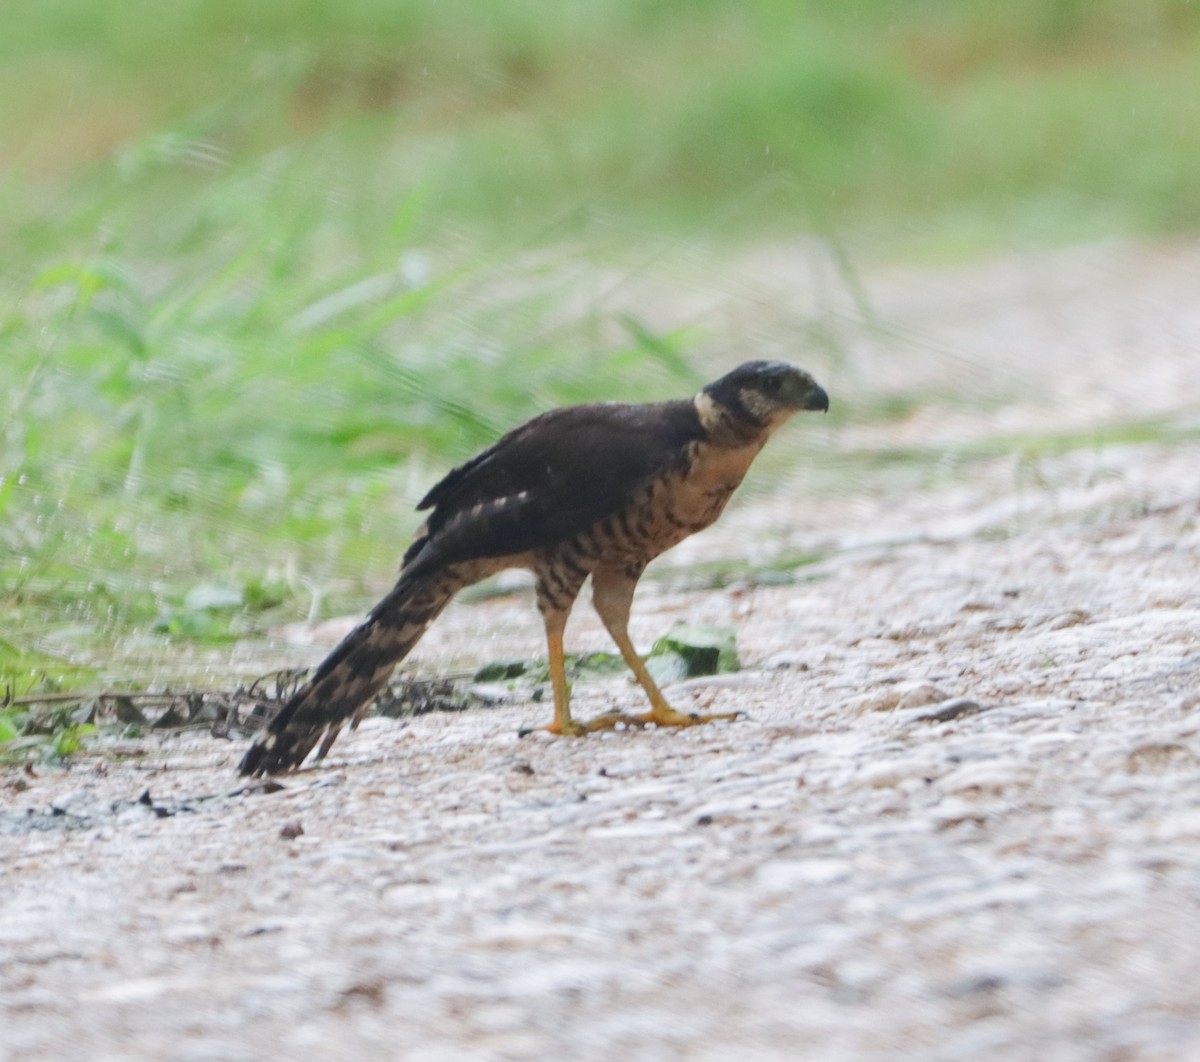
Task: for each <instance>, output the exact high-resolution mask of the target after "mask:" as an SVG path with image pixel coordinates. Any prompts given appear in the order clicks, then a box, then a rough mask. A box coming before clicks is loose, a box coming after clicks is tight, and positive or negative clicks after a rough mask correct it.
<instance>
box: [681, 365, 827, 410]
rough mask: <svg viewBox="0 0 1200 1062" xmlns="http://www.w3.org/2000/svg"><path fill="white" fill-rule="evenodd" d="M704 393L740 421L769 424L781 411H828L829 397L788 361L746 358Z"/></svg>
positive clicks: (709, 386) (802, 371)
mask: <svg viewBox="0 0 1200 1062" xmlns="http://www.w3.org/2000/svg"><path fill="white" fill-rule="evenodd" d="M703 393H704V394H705V395H707V396H708V397H709V398H711V399H712V400H713V401H714V402H717V403H718V404H719V405H720V406H722V407H723V408H724V409H726V410H727V411H728V412H729V414H730V415H731V416H733V417H734V418H736V419H738V420H743V421H748V422H751V423H754V424H767V423H769V422H771V421H773V420H774V419H775V418H776V417H778V416H780V415H781V414H788V413H795V412H798V411H800V410H822V411H824V410H828V409H829V396H828V395H827V394H826V393H825V389H824V388H823V387H821V385H820V384H818V383H817V381H816V380H814V379H813V378H812V377H811V376H809V374H808V373H806V372H805V371H804V370H803V369H798V368H796V366H794V365H789V364H788V363H787V362H786V361H747V362H744V363H743V364H741V365H739V366H738V367H737V368H736V369H734V370H733V371H732V372H728V373H726V374H725V375H724V376H722V377H721V378H720V379H719V380H714V381H713V382H712V383H710V384H709V385H708V386H707V387H705V388H704V391H703Z"/></svg>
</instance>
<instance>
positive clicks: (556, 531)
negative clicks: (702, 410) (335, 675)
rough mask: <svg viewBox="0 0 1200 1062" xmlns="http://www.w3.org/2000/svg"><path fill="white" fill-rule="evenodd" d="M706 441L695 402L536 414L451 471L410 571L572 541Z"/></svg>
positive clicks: (432, 496) (426, 504)
mask: <svg viewBox="0 0 1200 1062" xmlns="http://www.w3.org/2000/svg"><path fill="white" fill-rule="evenodd" d="M701 435H702V429H701V426H700V421H699V417H698V415H697V413H696V410H695V407H694V405H693V404H692V403H691V402H689V401H681V402H666V403H660V404H653V405H618V404H615V403H614V404H609V405H588V406H572V407H569V408H566V409H558V410H553V411H552V412H550V413H545V414H543V415H542V416H540V417H535V418H534V419H533V420H531V421H529V422H528V423H526V424H523V425H521V426H520V427H519V428H515V429H514V430H513V431H511V432H509V433H508V434H507V435H505V436H504V437H503V438H501V439H500V440H499V441H498V442H497V443H496V444H495V445H494V446H492V447H490V448H489V449H487V450H485V451H484V452H483V453H481V454H479V455H478V456H476V457H474V458H472V459H471V460H470V461H468V462H466V463H465V464H463V465H460V466H459V467H458V468H456V469H454V470H453V471H451V472H450V473H449V474H448V475H447V476H446V477H445V478H444V479H443V480H442V481H441V482H440V483H438V484H437V485H436V486H434V487H433V489H432V490H430V492H429V493H428V494H427V495H426V496H425V498H424V499H422V501H421V504H420V505H419V506H418V508H419V509H426V508H432V509H433V511H432V512H431V513H430V516H429V520H428V522H427V524H426V528H425V530H424V535H423V537H419V538H418V540H417V541H416V542H414V543H413V546H412V547H411V548H410V549H409V551H408V553H407V554H406V555H405V563H406V565H408V564H409V563H411V562H414V561H415V560H416V559H418V558H419V559H420V560H421V562H422V564H425V563H431V562H433V561H435V560H436V561H437V562H439V563H453V562H454V561H457V560H463V559H467V558H470V557H497V556H503V555H505V554H509V553H519V552H523V551H525V550H529V549H537V548H540V547H543V546H548V545H552V544H554V543H555V542H560V541H563V540H564V539H567V538H569V537H571V536H572V535H575V534H578V533H579V532H580V531H583V530H585V529H586V528H588V527H591V526H592V525H593V524H595V523H597V522H598V521H600V520H603V519H604V518H605V517H606V516H609V515H611V514H613V513H615V512H617V511H619V510H620V509H621V508H623V507H624V505H625V504H626V503H627V502H628V501H629V500H630V498H631V497H632V495H633V494H634V493H635V491H636V490H637V489H638V488H639V486H641V485H642V484H643V483H645V482H646V481H647V479H649V478H650V477H651V476H653V475H654V474H655V473H658V472H661V471H664V470H665V469H666V468H667V467H670V466H671V465H672V464H675V463H677V462H680V461H682V460H683V459H684V455H685V449H686V446H687V444H688V442H690V441H692V440H693V439H698V438H700V437H701Z"/></svg>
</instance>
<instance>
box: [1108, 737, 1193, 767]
mask: <svg viewBox="0 0 1200 1062" xmlns="http://www.w3.org/2000/svg"><path fill="white" fill-rule="evenodd" d="M1196 763H1197V756H1196V754H1195V753H1194V752H1193V751H1192V750H1191V749H1190V748H1188V747H1187V746H1186V745H1184V744H1181V743H1180V742H1178V741H1151V742H1147V743H1146V744H1145V745H1139V746H1138V747H1137V748H1136V749H1134V750H1133V751H1132V752H1131V753H1129V755H1128V756H1126V757H1125V770H1127V771H1128V772H1129V773H1130V774H1140V773H1143V772H1148V771H1166V770H1171V769H1172V768H1174V769H1179V768H1182V767H1194V766H1195V765H1196Z"/></svg>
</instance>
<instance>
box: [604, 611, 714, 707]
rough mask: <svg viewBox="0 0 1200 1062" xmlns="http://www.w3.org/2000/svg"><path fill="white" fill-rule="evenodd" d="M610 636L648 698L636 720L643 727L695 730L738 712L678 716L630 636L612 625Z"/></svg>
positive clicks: (620, 628)
mask: <svg viewBox="0 0 1200 1062" xmlns="http://www.w3.org/2000/svg"><path fill="white" fill-rule="evenodd" d="M608 633H609V634H611V635H612V639H613V641H614V642H616V643H617V648H618V649H620V650H621V656H623V657H624V658H625V663H627V664H628V665H629V670H630V671H632V672H633V676H634V678H636V679H637V680H638V685H640V686H641V687H642V689H644V690H645V691H646V696H647V697H649V698H650V711H648V712H646V713H645V714H644V715H639V716H636V717H635V718H636V719H638V720H639V721H640V722H642V723H653V724H654V725H655V726H696V725H697V724H698V723H711V722H712V721H713V720H714V719H736V718H737V715H738V713H737V712H723V713H719V714H716V715H685V714H684V713H683V712H677V711H675V709H674V708H672V707H671V706H670V705H669V704H668V703H667V699H666V697H664V696H663V694H662V690H660V689H659V688H658V683H656V682H655V681H654V678H653V677H652V676H651V674H650V672H649V671H647V670H646V665H645V663H644V662H643V660H642V658H641V657H640V656H638V654H637V650H636V649H635V648H634V647H633V642H631V641H630V640H629V634H628V632H627V631H625V630H624V629H623V628H622V627H619V626H617V625H616V624H613V625H612V626H610V627H609V631H608Z"/></svg>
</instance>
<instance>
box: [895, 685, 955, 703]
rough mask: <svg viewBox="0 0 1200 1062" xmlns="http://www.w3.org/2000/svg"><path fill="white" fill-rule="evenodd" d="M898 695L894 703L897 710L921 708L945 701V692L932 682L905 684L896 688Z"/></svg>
mask: <svg viewBox="0 0 1200 1062" xmlns="http://www.w3.org/2000/svg"><path fill="white" fill-rule="evenodd" d="M898 692H899V694H900V698H899V700H897V701H896V707H897V708H921V707H923V706H924V705H926V704H936V703H937V702H938V701H944V700H946V699H947V696H946V694H945V692H944V691H943V690H941V689H939V688H938V687H937V686H935V685H934V684H933V683H932V682H924V681H920V682H906V683H902V684H901V685H900V686H899V687H898Z"/></svg>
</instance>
